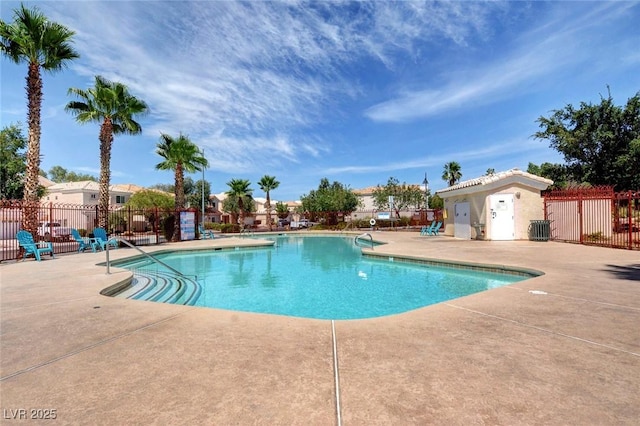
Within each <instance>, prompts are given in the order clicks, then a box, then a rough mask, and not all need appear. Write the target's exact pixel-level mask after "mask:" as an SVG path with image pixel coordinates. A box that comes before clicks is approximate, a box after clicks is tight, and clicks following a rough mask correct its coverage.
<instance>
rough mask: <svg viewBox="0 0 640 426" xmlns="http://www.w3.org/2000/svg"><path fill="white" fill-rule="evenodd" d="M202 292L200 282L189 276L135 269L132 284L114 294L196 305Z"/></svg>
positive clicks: (123, 296)
mask: <svg viewBox="0 0 640 426" xmlns="http://www.w3.org/2000/svg"><path fill="white" fill-rule="evenodd" d="M200 293H202V287H201V286H200V284H199V283H198V282H197V281H196V280H194V279H191V278H189V277H185V276H179V275H176V274H175V273H173V272H171V271H161V270H153V271H148V270H143V269H134V270H133V280H132V281H131V284H129V285H128V286H127V287H124V288H122V289H121V290H120V291H118V292H117V293H115V294H112V296H114V297H121V298H125V299H134V300H146V301H150V302H161V303H173V304H177V305H194V304H195V302H196V301H197V300H198V297H199V296H200Z"/></svg>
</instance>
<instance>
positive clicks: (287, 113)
mask: <svg viewBox="0 0 640 426" xmlns="http://www.w3.org/2000/svg"><path fill="white" fill-rule="evenodd" d="M115 5H117V9H118V11H117V13H105V9H111V8H114V7H115ZM49 6H50V7H51V8H52V9H53V11H54V14H53V18H54V19H56V20H58V21H59V22H64V24H65V25H68V26H70V27H71V28H73V29H74V30H75V31H76V32H77V36H76V41H77V46H76V47H77V49H78V50H79V51H80V53H81V56H82V60H81V61H79V62H77V63H76V64H73V65H72V67H73V69H74V70H75V71H76V72H77V73H79V74H81V75H84V76H86V77H87V85H90V84H91V83H92V80H93V76H94V75H102V76H104V77H106V78H108V79H112V80H117V81H121V82H123V83H125V84H126V85H127V86H128V87H129V89H130V90H131V92H132V93H133V94H135V95H137V96H139V97H140V98H142V99H144V100H145V101H146V102H147V103H148V104H149V106H150V109H151V114H150V116H151V117H152V123H149V124H147V125H146V127H145V133H147V134H149V132H151V134H158V132H159V131H163V132H167V133H178V132H180V131H182V132H184V133H187V134H190V135H192V136H194V135H197V136H198V141H212V140H213V139H214V137H215V138H217V139H218V140H223V141H225V142H226V143H227V145H225V149H227V150H229V146H231V145H233V146H234V147H235V148H234V149H232V150H230V151H231V152H232V153H229V154H225V155H223V156H219V157H217V158H218V159H217V160H216V161H218V162H219V164H216V166H217V167H223V168H224V169H225V170H226V169H235V168H237V167H240V168H248V167H252V166H254V165H255V164H256V163H258V162H261V161H262V159H261V157H260V156H261V155H263V154H264V153H265V152H266V151H267V147H268V151H269V152H270V153H271V154H273V157H274V158H275V159H274V160H273V161H274V162H283V163H284V162H296V161H299V160H300V158H301V157H302V156H305V155H311V156H317V155H319V153H322V152H327V151H328V150H330V147H329V144H330V142H328V141H322V140H318V139H317V138H316V140H314V142H313V144H305V143H303V144H302V145H301V146H299V147H296V148H299V149H292V146H291V142H289V141H290V140H292V138H293V137H295V136H296V135H299V134H300V133H301V132H304V130H305V129H309V128H311V127H312V126H314V125H316V124H318V123H322V122H325V121H326V120H331V117H332V116H335V115H339V114H340V113H341V111H340V108H341V105H342V104H343V103H344V102H345V101H346V100H350V99H353V98H354V97H356V96H358V95H360V94H361V93H362V91H363V90H364V89H363V87H360V85H359V83H354V82H353V80H352V79H351V78H349V77H348V74H349V72H351V71H350V67H351V66H353V65H354V64H355V63H356V62H357V61H359V60H363V59H364V60H366V61H371V60H374V61H378V62H379V63H382V64H383V65H384V66H385V67H387V68H388V69H393V68H394V67H395V61H396V60H397V58H398V55H399V54H400V55H401V57H404V56H406V55H409V57H415V58H419V57H420V55H421V51H420V48H418V47H417V46H418V45H419V44H423V43H424V42H427V41H429V40H432V39H436V38H437V39H438V40H449V42H450V43H454V44H460V45H464V44H465V43H467V40H468V39H470V38H471V37H484V36H485V33H486V32H487V28H489V26H488V25H487V22H486V21H487V19H488V16H489V13H490V12H491V11H495V10H496V9H500V8H502V7H504V4H501V3H487V4H478V3H464V4H463V3H456V2H448V3H433V2H428V1H424V2H406V3H405V2H397V3H387V2H363V3H357V2H356V3H354V2H309V3H307V2H190V3H186V2H117V3H102V2H59V3H55V4H50V5H49ZM56 11H57V12H56ZM56 13H57V15H56ZM328 111H329V113H327V112H328ZM207 143H211V144H215V143H214V142H207Z"/></svg>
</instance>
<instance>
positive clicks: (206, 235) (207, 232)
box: [198, 225, 213, 240]
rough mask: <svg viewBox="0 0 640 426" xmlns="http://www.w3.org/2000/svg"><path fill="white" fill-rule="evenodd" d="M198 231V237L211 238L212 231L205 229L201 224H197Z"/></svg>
mask: <svg viewBox="0 0 640 426" xmlns="http://www.w3.org/2000/svg"><path fill="white" fill-rule="evenodd" d="M198 232H200V239H202V240H206V239H207V238H211V239H213V231H212V230H210V229H205V228H204V227H203V226H202V225H198Z"/></svg>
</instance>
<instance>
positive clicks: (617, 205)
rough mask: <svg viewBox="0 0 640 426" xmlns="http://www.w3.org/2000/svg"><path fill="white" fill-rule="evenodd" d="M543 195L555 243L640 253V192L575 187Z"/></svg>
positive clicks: (545, 211)
mask: <svg viewBox="0 0 640 426" xmlns="http://www.w3.org/2000/svg"><path fill="white" fill-rule="evenodd" d="M543 196H544V213H545V219H546V220H548V221H550V228H551V229H550V232H551V235H550V238H551V239H552V240H556V241H565V242H571V243H580V244H589V245H598V246H604V247H614V248H624V249H629V250H640V191H625V192H617V193H616V192H614V191H613V188H612V187H595V188H572V189H564V190H553V191H548V192H546V193H544V194H543Z"/></svg>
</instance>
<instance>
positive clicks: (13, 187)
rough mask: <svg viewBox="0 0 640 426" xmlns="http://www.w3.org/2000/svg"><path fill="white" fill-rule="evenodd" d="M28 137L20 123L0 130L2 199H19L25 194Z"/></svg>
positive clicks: (0, 192) (0, 194) (0, 188)
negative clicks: (23, 132)
mask: <svg viewBox="0 0 640 426" xmlns="http://www.w3.org/2000/svg"><path fill="white" fill-rule="evenodd" d="M26 148H27V139H26V138H25V137H24V136H23V135H22V128H21V127H20V125H19V124H11V125H9V126H7V127H4V128H3V129H2V130H0V199H2V200H18V199H21V198H22V197H23V196H24V173H25V170H26V169H27V164H26V163H25V159H26V155H25V153H24V150H25V149H26Z"/></svg>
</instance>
